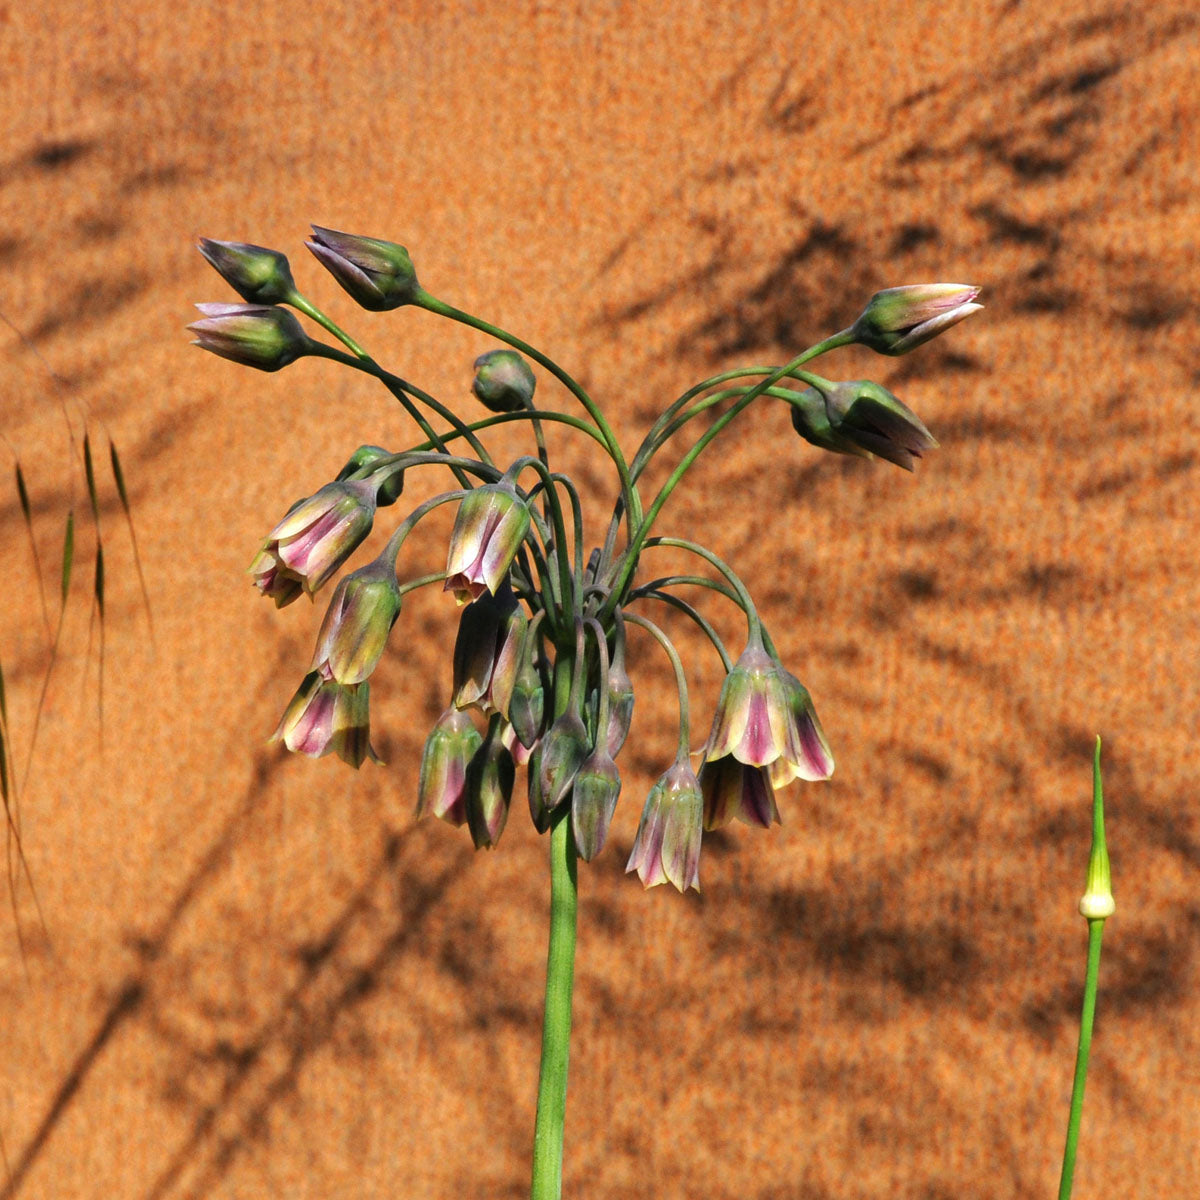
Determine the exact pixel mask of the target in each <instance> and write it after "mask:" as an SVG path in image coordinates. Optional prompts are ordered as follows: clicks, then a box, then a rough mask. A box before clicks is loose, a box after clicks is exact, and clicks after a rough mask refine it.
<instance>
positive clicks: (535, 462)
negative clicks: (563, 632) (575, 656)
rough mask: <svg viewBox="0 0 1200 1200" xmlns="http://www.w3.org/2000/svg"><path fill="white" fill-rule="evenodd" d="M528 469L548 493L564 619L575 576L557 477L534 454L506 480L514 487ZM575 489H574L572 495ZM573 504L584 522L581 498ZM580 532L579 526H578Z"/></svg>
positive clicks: (520, 460) (511, 470) (518, 463)
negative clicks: (537, 477) (569, 588)
mask: <svg viewBox="0 0 1200 1200" xmlns="http://www.w3.org/2000/svg"><path fill="white" fill-rule="evenodd" d="M526 467H532V468H533V469H534V470H535V471H537V473H538V475H539V476H541V480H542V485H543V486H544V488H545V491H546V497H547V499H548V501H549V505H550V513H551V519H552V520H553V523H554V549H555V553H556V554H557V556H558V570H559V598H560V600H561V602H562V604H563V606H564V607H563V617H564V619H565V617H566V615H567V595H568V592H567V588H568V586H570V587H571V605H570V607H572V608H573V607H574V576H573V575H572V574H571V562H570V558H569V552H568V549H567V524H566V519H565V518H564V517H563V510H562V503H561V501H560V500H559V497H558V489H557V488H556V487H555V486H554V480H555V476H554V475H552V474H551V472H550V468H549V467H548V466H546V464H545V463H544V462H542V460H541V459H540V458H535V457H534V456H533V455H532V454H524V455H522V456H521V457H520V458H518V459H517V461H516V462H515V463H513V465H512V466H511V467H509V468H508V470H507V471H506V472H505V475H504V477H505V479H508V480H510V481H511V482H512V483H513V485H514V486H515V485H516V482H517V479H518V478H519V477H520V474H521V472H522V471H523V470H524V469H525V468H526ZM573 492H574V489H572V494H573ZM572 498H573V503H574V507H575V515H576V517H577V518H578V519H579V521H580V522H581V521H582V516H581V515H580V509H579V497H578V496H575V495H573V496H572ZM576 530H577V532H578V525H577V526H576Z"/></svg>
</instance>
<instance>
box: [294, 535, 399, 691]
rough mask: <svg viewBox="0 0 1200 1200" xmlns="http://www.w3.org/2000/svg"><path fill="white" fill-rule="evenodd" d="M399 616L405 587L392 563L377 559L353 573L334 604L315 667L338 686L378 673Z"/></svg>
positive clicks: (319, 638) (337, 591)
mask: <svg viewBox="0 0 1200 1200" xmlns="http://www.w3.org/2000/svg"><path fill="white" fill-rule="evenodd" d="M399 615H400V585H399V584H398V583H397V582H396V568H395V566H394V564H393V563H392V561H391V560H390V559H388V560H386V561H385V560H384V559H383V558H377V559H376V560H375V561H374V562H372V563H368V564H367V565H366V566H365V567H360V568H359V569H358V570H357V571H353V572H351V574H349V575H347V576H346V578H345V579H343V580H342V581H341V583H339V584H338V585H337V588H336V589H335V590H334V593H333V599H332V600H330V602H329V608H328V609H327V610H326V612H325V619H324V620H323V621H322V622H321V632H320V633H319V634H318V635H317V648H316V650H315V651H314V652H313V659H312V667H311V669H312V670H314V671H318V672H320V674H321V676H322V677H323V678H325V679H336V680H337V681H338V683H362V682H363V680H365V679H366V678H367V677H368V676H369V675H370V674H371V672H372V671H374V670H375V667H376V665H377V664H378V662H379V658H380V655H382V654H383V648H384V647H385V646H386V645H387V639H388V634H389V633H390V632H391V629H392V626H393V625H395V623H396V618H397V617H398V616H399Z"/></svg>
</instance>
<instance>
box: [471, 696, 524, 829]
mask: <svg viewBox="0 0 1200 1200" xmlns="http://www.w3.org/2000/svg"><path fill="white" fill-rule="evenodd" d="M504 728H505V725H504V722H503V721H502V720H501V718H500V717H499V716H493V717H492V719H491V722H490V723H489V725H488V731H487V736H486V737H485V738H484V739H483V745H481V746H480V747H479V749H478V750H476V751H475V753H474V754H473V755H472V756H471V761H470V762H469V763H468V764H467V778H466V785H465V786H466V802H467V825H468V826H469V828H470V830H471V840H472V841H473V842H474V843H475V849H476V850H482V849H484V848H485V847H486V848H487V849H489V850H490V849H491V848H492V847H494V846H495V845H496V843H497V842H498V841H499V840H500V835H501V834H502V833H503V832H504V824H505V822H506V821H507V820H508V808H509V804H510V803H511V802H512V790H513V780H514V778H515V777H516V773H517V768H516V764H515V763H514V762H513V756H512V752H511V751H510V750H509V748H508V746H507V745H506V744H505V738H504Z"/></svg>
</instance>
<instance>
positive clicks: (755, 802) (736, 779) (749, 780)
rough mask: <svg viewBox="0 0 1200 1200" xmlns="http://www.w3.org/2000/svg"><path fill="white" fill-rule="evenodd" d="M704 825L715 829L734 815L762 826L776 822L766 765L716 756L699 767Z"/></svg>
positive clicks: (773, 800)
mask: <svg viewBox="0 0 1200 1200" xmlns="http://www.w3.org/2000/svg"><path fill="white" fill-rule="evenodd" d="M700 788H701V791H702V792H703V795H704V828H705V829H716V828H718V827H719V826H721V825H725V824H727V823H728V822H729V821H732V820H733V818H734V817H737V819H738V820H739V821H745V822H746V824H747V825H760V826H761V827H762V828H763V829H768V828H770V826H771V824H772V823H774V824H776V825H778V824H779V809H778V807H777V806H776V804H775V789H774V787H773V786H772V785H771V770H770V768H769V767H752V766H747V765H746V764H745V763H741V762H738V760H737V759H736V758H718V759H716V760H713V761H710V762H706V763H705V764H704V766H702V767H701V768H700Z"/></svg>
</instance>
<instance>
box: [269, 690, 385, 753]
mask: <svg viewBox="0 0 1200 1200" xmlns="http://www.w3.org/2000/svg"><path fill="white" fill-rule="evenodd" d="M370 695H371V693H370V685H369V684H366V683H357V684H351V685H349V686H347V685H345V684H341V683H338V682H337V681H336V680H332V679H326V678H324V677H323V676H322V675H321V673H320V672H319V671H310V672H309V673H308V674H307V675H306V676H305V677H304V682H303V683H301V685H300V687H299V688H298V689H297V691H296V694H295V695H294V696H293V697H292V699H291V701H290V702H289V704H288V706H287V708H286V709H285V710H284V713H283V716H282V717H281V718H280V721H279V724H278V726H276V729H275V732H274V733H273V734H272V735H271V741H273V742H282V743H283V744H284V745H285V746H286V747H287V748H288V749H289V750H292V751H295V752H296V753H297V754H307V755H308V756H309V757H310V758H322V757H324V756H325V755H326V754H330V753H333V754H336V755H337V756H338V757H339V758H341V759H342V760H343V761H344V762H348V763H349V764H350V765H351V766H352V767H355V768H357V767H360V766H361V765H362V762H363V759H365V758H369V759H370V760H371V761H372V762H376V763H377V762H379V756H378V755H377V754H376V753H375V751H374V750H373V749H372V748H371V713H370Z"/></svg>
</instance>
